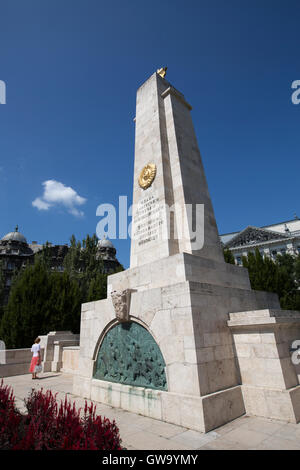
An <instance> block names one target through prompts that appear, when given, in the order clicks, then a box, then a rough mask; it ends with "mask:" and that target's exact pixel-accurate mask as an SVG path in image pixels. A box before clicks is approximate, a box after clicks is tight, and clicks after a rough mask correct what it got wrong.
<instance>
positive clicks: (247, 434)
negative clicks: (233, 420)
mask: <svg viewBox="0 0 300 470" xmlns="http://www.w3.org/2000/svg"><path fill="white" fill-rule="evenodd" d="M225 436H226V440H227V441H231V442H236V443H237V444H240V445H242V446H245V448H246V449H250V448H251V447H254V446H257V445H259V444H261V443H262V442H263V441H265V440H266V439H267V438H268V436H267V435H266V434H263V433H262V432H258V431H250V429H245V428H244V427H240V428H238V429H235V430H234V431H230V432H229V433H228V434H226V435H225Z"/></svg>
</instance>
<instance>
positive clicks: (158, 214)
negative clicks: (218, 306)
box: [130, 73, 224, 267]
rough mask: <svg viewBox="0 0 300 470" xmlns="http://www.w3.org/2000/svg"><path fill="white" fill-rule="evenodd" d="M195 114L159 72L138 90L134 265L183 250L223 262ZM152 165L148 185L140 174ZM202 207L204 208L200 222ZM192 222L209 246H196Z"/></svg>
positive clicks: (133, 232)
mask: <svg viewBox="0 0 300 470" xmlns="http://www.w3.org/2000/svg"><path fill="white" fill-rule="evenodd" d="M190 111H191V106H190V105H189V104H188V103H187V101H186V100H185V98H184V96H183V95H182V94H181V93H180V92H178V91H177V90H176V89H175V88H174V87H172V86H171V85H170V83H168V82H167V80H166V79H165V78H163V77H161V76H160V75H159V74H158V73H155V74H153V75H152V76H151V77H150V78H149V79H148V80H147V81H146V82H145V83H144V84H143V85H142V86H141V87H140V88H139V89H138V92H137V105H136V119H135V121H136V135H135V166H134V183H133V205H134V208H135V209H136V210H134V211H133V222H132V225H133V229H132V235H133V237H132V243H131V260H130V267H134V266H140V265H142V264H145V263H148V262H150V261H154V260H155V259H159V258H163V257H166V256H170V255H174V254H176V253H181V252H185V253H192V254H195V255H199V256H201V257H204V258H210V259H212V260H216V261H221V262H224V258H223V255H222V250H221V246H220V242H219V237H218V230H217V225H216V221H215V216H214V211H213V207H212V204H211V200H210V196H209V192H208V188H207V182H206V178H205V173H204V169H203V165H202V160H201V156H200V152H199V149H198V144H197V139H196V135H195V132H194V128H193V123H192V119H191V114H190ZM149 165H153V167H154V168H155V177H154V180H153V182H152V183H151V184H150V186H148V185H146V187H143V186H141V184H140V176H141V173H142V172H143V169H144V171H146V172H147V170H148V168H147V166H149ZM148 171H149V175H148V176H149V178H150V177H151V174H150V172H151V168H150V169H149V170H148ZM197 205H198V206H199V205H203V209H204V217H203V218H202V217H200V214H198V220H197V219H196V215H197V214H196V206H197ZM168 209H169V212H168ZM189 211H191V212H190V213H189ZM147 213H148V214H149V217H148V218H147V217H145V216H146V215H147ZM200 218H201V220H199V219H200ZM193 221H194V223H195V224H196V223H197V232H196V231H195V234H194V238H196V237H198V238H201V237H204V245H203V244H202V243H200V242H201V240H200V239H199V240H198V242H199V243H198V245H197V240H196V241H194V243H192V239H193V236H192V233H191V232H192V230H193V226H192V225H193V223H192V222H193ZM167 224H168V227H167V226H166V225H167ZM166 233H167V234H168V236H163V235H165V234H166ZM202 245H203V246H202Z"/></svg>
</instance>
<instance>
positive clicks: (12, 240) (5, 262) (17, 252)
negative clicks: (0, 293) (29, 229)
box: [0, 226, 34, 302]
mask: <svg viewBox="0 0 300 470" xmlns="http://www.w3.org/2000/svg"><path fill="white" fill-rule="evenodd" d="M33 260H34V252H33V250H32V249H31V248H30V246H29V245H28V243H27V240H26V238H25V237H24V235H22V233H20V232H19V230H18V226H17V227H16V228H15V230H14V232H9V233H7V234H6V235H5V236H4V237H3V238H2V239H1V240H0V261H1V267H2V271H3V274H4V282H5V302H6V301H7V298H8V294H9V290H10V286H11V280H12V277H13V275H14V272H15V271H19V270H20V269H21V268H22V267H25V266H26V265H27V263H28V262H30V263H33Z"/></svg>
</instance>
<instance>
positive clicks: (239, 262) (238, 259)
mask: <svg viewBox="0 0 300 470" xmlns="http://www.w3.org/2000/svg"><path fill="white" fill-rule="evenodd" d="M236 263H237V264H238V265H239V266H240V265H241V264H242V258H241V257H240V256H237V257H236Z"/></svg>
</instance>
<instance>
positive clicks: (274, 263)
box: [224, 249, 300, 310]
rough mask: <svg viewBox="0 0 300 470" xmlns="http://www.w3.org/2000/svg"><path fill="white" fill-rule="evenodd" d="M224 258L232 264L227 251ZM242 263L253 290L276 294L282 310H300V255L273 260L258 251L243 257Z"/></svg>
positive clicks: (285, 255) (287, 255)
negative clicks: (246, 270)
mask: <svg viewBox="0 0 300 470" xmlns="http://www.w3.org/2000/svg"><path fill="white" fill-rule="evenodd" d="M228 251H229V250H228ZM224 258H225V261H226V262H232V261H230V260H231V259H232V258H231V257H230V256H229V254H228V253H227V254H226V256H225V250H224ZM242 263H243V266H244V267H245V268H247V269H248V272H249V278H250V283H251V287H252V289H254V290H262V291H267V292H275V293H277V294H278V297H279V301H280V305H281V308H283V309H287V310H300V290H299V287H300V255H299V256H297V257H295V256H291V255H290V254H284V255H278V256H277V257H276V260H272V259H271V258H269V257H268V256H265V257H263V256H262V255H261V253H260V252H259V250H258V249H256V250H255V252H254V253H252V252H249V253H248V255H247V256H243V257H242Z"/></svg>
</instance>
